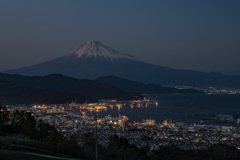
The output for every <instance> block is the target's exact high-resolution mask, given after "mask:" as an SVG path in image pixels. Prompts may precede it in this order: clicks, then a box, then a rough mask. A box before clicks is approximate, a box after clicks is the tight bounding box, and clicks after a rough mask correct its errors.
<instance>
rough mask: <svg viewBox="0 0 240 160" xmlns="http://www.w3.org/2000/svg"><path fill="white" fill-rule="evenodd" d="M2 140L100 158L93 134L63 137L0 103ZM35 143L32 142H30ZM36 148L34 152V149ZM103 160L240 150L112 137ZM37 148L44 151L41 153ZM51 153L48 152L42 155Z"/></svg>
mask: <svg viewBox="0 0 240 160" xmlns="http://www.w3.org/2000/svg"><path fill="white" fill-rule="evenodd" d="M0 137H1V138H3V139H8V138H12V139H14V140H12V141H11V142H9V143H6V142H5V143H4V142H3V139H2V141H1V139H0V148H1V146H5V147H6V149H12V150H23V151H35V152H38V151H41V152H42V150H47V151H49V152H54V153H59V154H65V155H69V156H72V157H78V158H82V159H89V160H94V159H95V158H96V141H95V138H94V134H93V133H83V134H79V135H76V134H74V135H72V136H70V137H63V136H62V134H61V133H60V132H59V131H58V130H57V129H56V128H55V127H54V126H51V125H49V124H48V123H45V122H43V121H42V120H38V121H37V120H36V119H35V118H34V117H33V116H32V113H31V112H24V111H18V110H16V111H15V112H14V113H13V114H10V113H9V112H8V111H7V109H6V107H3V106H2V105H1V104H0ZM30 142H31V143H30ZM31 148H33V149H31ZM97 148H98V159H99V160H110V159H111V160H159V159H164V160H184V159H192V160H193V159H194V160H195V159H196V160H202V159H205V160H209V159H216V160H221V159H222V160H227V159H229V160H230V159H231V160H234V159H236V160H237V159H240V151H238V150H237V149H236V148H233V147H230V146H228V145H213V146H211V147H210V148H209V149H208V150H194V151H185V150H181V149H179V148H177V147H175V146H169V147H159V150H150V148H149V147H148V146H146V147H143V148H141V149H139V148H138V147H136V146H135V145H130V144H129V142H128V141H127V140H126V139H124V138H121V137H118V136H116V135H114V136H112V137H110V138H109V141H108V144H107V145H106V146H102V145H101V144H97ZM36 149H41V150H37V151H36ZM42 153H47V152H42Z"/></svg>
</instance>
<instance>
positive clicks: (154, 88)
mask: <svg viewBox="0 0 240 160" xmlns="http://www.w3.org/2000/svg"><path fill="white" fill-rule="evenodd" d="M95 81H97V82H100V83H109V84H111V85H113V86H116V87H117V88H120V89H122V90H124V91H126V92H139V93H142V94H204V92H203V91H197V90H195V89H176V88H170V87H163V86H161V85H154V84H144V83H141V82H137V81H129V80H127V79H124V78H120V77H116V76H102V77H99V78H97V79H96V80H95Z"/></svg>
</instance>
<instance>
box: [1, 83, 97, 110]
mask: <svg viewBox="0 0 240 160" xmlns="http://www.w3.org/2000/svg"><path fill="white" fill-rule="evenodd" d="M74 99H77V100H78V102H79V103H81V102H82V103H83V102H85V100H86V99H87V100H88V101H89V102H94V101H95V100H93V99H91V98H90V97H88V96H85V95H83V94H68V93H59V92H54V91H49V90H40V89H33V88H30V87H22V86H18V85H15V84H12V83H10V82H8V81H5V80H0V103H1V104H3V105H6V104H7V105H13V104H63V103H70V102H71V101H72V100H74Z"/></svg>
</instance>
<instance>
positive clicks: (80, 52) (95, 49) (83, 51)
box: [67, 41, 135, 60]
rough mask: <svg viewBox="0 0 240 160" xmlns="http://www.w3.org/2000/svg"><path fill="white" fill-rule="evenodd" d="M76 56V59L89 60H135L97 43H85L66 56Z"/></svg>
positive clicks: (128, 55)
mask: <svg viewBox="0 0 240 160" xmlns="http://www.w3.org/2000/svg"><path fill="white" fill-rule="evenodd" d="M73 54H74V55H77V58H90V57H95V58H96V57H100V58H106V59H109V58H110V59H111V60H113V59H119V58H128V59H135V58H134V57H133V56H132V55H130V54H123V53H120V52H118V51H116V50H114V49H112V48H109V47H107V46H105V45H103V44H102V43H100V42H98V41H88V42H87V43H85V44H83V45H81V46H80V47H79V48H77V49H76V50H74V51H72V52H70V53H68V54H67V56H70V55H73Z"/></svg>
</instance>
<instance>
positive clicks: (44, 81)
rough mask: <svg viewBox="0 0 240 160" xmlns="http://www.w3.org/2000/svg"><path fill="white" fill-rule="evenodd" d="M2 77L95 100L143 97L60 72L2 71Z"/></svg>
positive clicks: (18, 83) (33, 86)
mask: <svg viewBox="0 0 240 160" xmlns="http://www.w3.org/2000/svg"><path fill="white" fill-rule="evenodd" d="M0 79H2V80H6V81H8V82H10V83H12V84H16V85H18V86H23V87H30V88H34V89H41V90H49V91H53V92H60V93H67V94H82V95H87V96H89V97H91V98H92V99H95V100H97V99H119V100H122V99H139V98H143V96H142V95H141V94H140V93H127V92H125V91H123V90H121V89H118V88H117V87H114V86H112V85H110V84H107V83H104V84H101V83H99V82H96V81H93V80H87V79H76V78H70V77H67V76H63V75H60V74H52V75H48V76H43V77H41V76H34V77H28V76H21V75H11V74H3V73H0ZM71 101H72V100H71ZM77 101H78V99H77Z"/></svg>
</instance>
